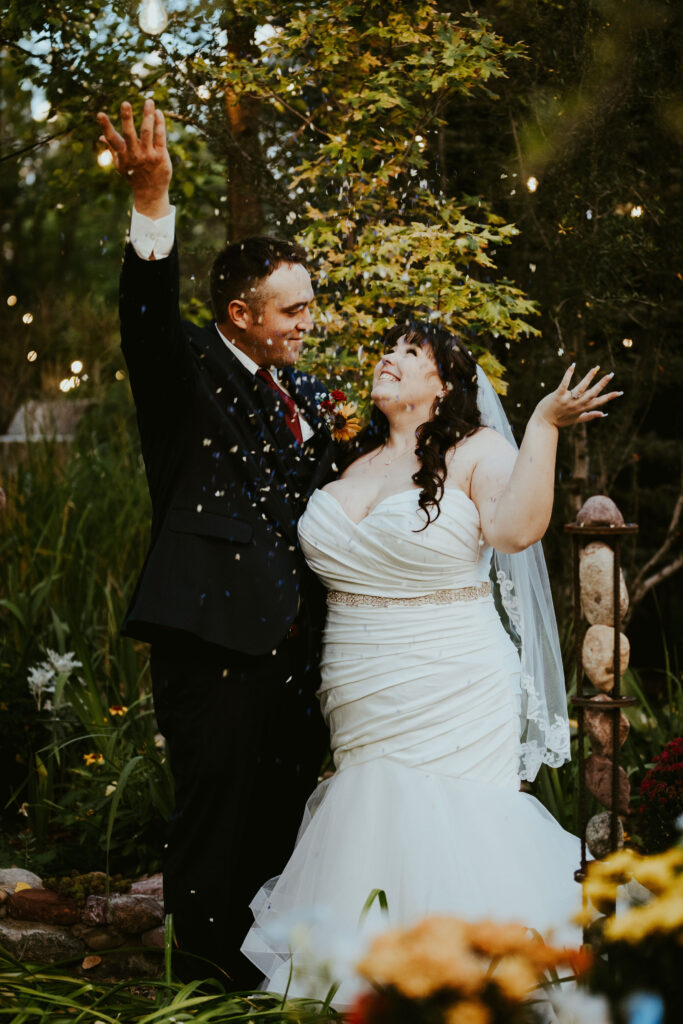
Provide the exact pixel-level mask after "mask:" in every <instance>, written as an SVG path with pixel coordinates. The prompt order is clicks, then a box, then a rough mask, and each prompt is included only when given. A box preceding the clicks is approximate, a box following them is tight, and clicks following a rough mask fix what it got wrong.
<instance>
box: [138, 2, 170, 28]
mask: <svg viewBox="0 0 683 1024" xmlns="http://www.w3.org/2000/svg"><path fill="white" fill-rule="evenodd" d="M138 24H139V26H140V28H141V29H142V31H143V32H146V33H147V35H148V36H158V35H160V34H161V33H162V32H163V31H164V29H165V28H166V26H167V25H168V14H167V13H166V9H165V8H164V5H163V3H162V0H142V3H141V4H140V13H139V15H138Z"/></svg>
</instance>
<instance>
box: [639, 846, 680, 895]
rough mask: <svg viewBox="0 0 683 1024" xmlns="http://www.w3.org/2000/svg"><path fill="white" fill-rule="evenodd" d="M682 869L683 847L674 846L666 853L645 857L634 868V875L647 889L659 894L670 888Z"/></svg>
mask: <svg viewBox="0 0 683 1024" xmlns="http://www.w3.org/2000/svg"><path fill="white" fill-rule="evenodd" d="M680 871H683V849H681V847H680V846H674V848H673V849H672V850H667V851H666V853H660V854H656V855H655V856H652V857H643V858H642V859H641V861H640V863H639V864H638V865H637V867H636V868H635V869H634V872H633V876H634V878H635V879H636V881H637V882H640V884H641V885H644V886H645V888H646V889H650V891H651V892H654V893H658V894H659V893H663V892H666V891H667V889H669V887H670V886H671V885H672V883H673V882H674V881H675V879H676V877H677V874H678V872H680Z"/></svg>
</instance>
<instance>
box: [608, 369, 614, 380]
mask: <svg viewBox="0 0 683 1024" xmlns="http://www.w3.org/2000/svg"><path fill="white" fill-rule="evenodd" d="M613 376H614V370H612V372H611V373H608V374H607V377H608V379H609V380H611V379H612V377H613Z"/></svg>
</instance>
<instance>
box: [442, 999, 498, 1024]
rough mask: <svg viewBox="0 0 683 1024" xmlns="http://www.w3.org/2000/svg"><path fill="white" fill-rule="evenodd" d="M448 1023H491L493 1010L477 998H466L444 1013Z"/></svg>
mask: <svg viewBox="0 0 683 1024" xmlns="http://www.w3.org/2000/svg"><path fill="white" fill-rule="evenodd" d="M444 1020H445V1022H446V1024H490V1022H491V1011H490V1010H489V1008H488V1007H487V1006H484V1004H483V1003H480V1002H479V1001H478V1000H476V999H464V1000H463V1001H462V1002H461V1003H456V1004H455V1006H451V1007H450V1008H449V1009H448V1010H446V1013H445V1015H444Z"/></svg>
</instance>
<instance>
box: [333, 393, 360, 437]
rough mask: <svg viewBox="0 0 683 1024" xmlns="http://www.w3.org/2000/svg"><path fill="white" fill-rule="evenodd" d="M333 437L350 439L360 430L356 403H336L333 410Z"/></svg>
mask: <svg viewBox="0 0 683 1024" xmlns="http://www.w3.org/2000/svg"><path fill="white" fill-rule="evenodd" d="M332 418H333V422H332V437H333V438H334V440H335V441H350V440H351V438H353V437H355V436H356V434H357V433H358V431H359V430H360V420H359V419H358V416H357V410H356V407H355V405H352V404H351V402H347V403H346V404H345V405H335V407H334V409H333V410H332Z"/></svg>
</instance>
